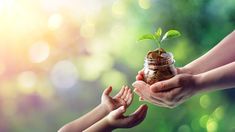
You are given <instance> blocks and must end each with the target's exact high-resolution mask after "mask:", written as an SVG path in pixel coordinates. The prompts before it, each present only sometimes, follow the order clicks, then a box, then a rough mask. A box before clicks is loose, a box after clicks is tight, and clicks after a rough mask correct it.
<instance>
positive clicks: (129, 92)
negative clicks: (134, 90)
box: [124, 89, 131, 102]
mask: <svg viewBox="0 0 235 132" xmlns="http://www.w3.org/2000/svg"><path fill="white" fill-rule="evenodd" d="M130 94H131V89H128V91H127V95H126V97H125V98H124V100H125V101H126V102H127V101H128V99H129V97H130Z"/></svg>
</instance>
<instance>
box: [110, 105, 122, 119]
mask: <svg viewBox="0 0 235 132" xmlns="http://www.w3.org/2000/svg"><path fill="white" fill-rule="evenodd" d="M125 112H126V108H125V106H120V107H119V108H117V109H116V110H114V111H112V112H111V113H110V115H112V116H114V117H120V116H122V115H123V114H124V113H125Z"/></svg>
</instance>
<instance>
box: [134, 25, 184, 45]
mask: <svg viewBox="0 0 235 132" xmlns="http://www.w3.org/2000/svg"><path fill="white" fill-rule="evenodd" d="M180 35H181V34H180V32H179V31H177V30H168V31H167V32H166V33H165V34H164V35H163V37H162V29H161V28H158V29H157V30H156V32H155V33H154V34H145V35H143V36H141V37H140V38H139V39H138V41H141V40H146V39H150V40H153V41H155V43H156V44H157V46H158V48H161V44H162V42H164V41H166V40H168V39H172V38H176V37H179V36H180Z"/></svg>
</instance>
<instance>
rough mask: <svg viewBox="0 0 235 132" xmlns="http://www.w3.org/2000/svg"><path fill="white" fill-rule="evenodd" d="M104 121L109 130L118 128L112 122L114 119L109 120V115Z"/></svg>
mask: <svg viewBox="0 0 235 132" xmlns="http://www.w3.org/2000/svg"><path fill="white" fill-rule="evenodd" d="M103 122H104V124H105V127H106V130H108V131H113V130H114V129H116V127H115V125H113V124H112V121H111V120H109V118H108V116H106V117H105V118H104V119H103Z"/></svg>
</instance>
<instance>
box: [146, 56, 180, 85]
mask: <svg viewBox="0 0 235 132" xmlns="http://www.w3.org/2000/svg"><path fill="white" fill-rule="evenodd" d="M161 56H162V58H158V59H148V58H145V60H144V61H145V63H144V81H145V82H146V83H148V84H150V85H152V84H153V83H155V82H158V81H162V80H166V79H169V78H172V77H173V76H175V75H176V74H177V70H176V68H175V66H174V64H175V60H174V58H173V54H172V53H164V54H162V55H161Z"/></svg>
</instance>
